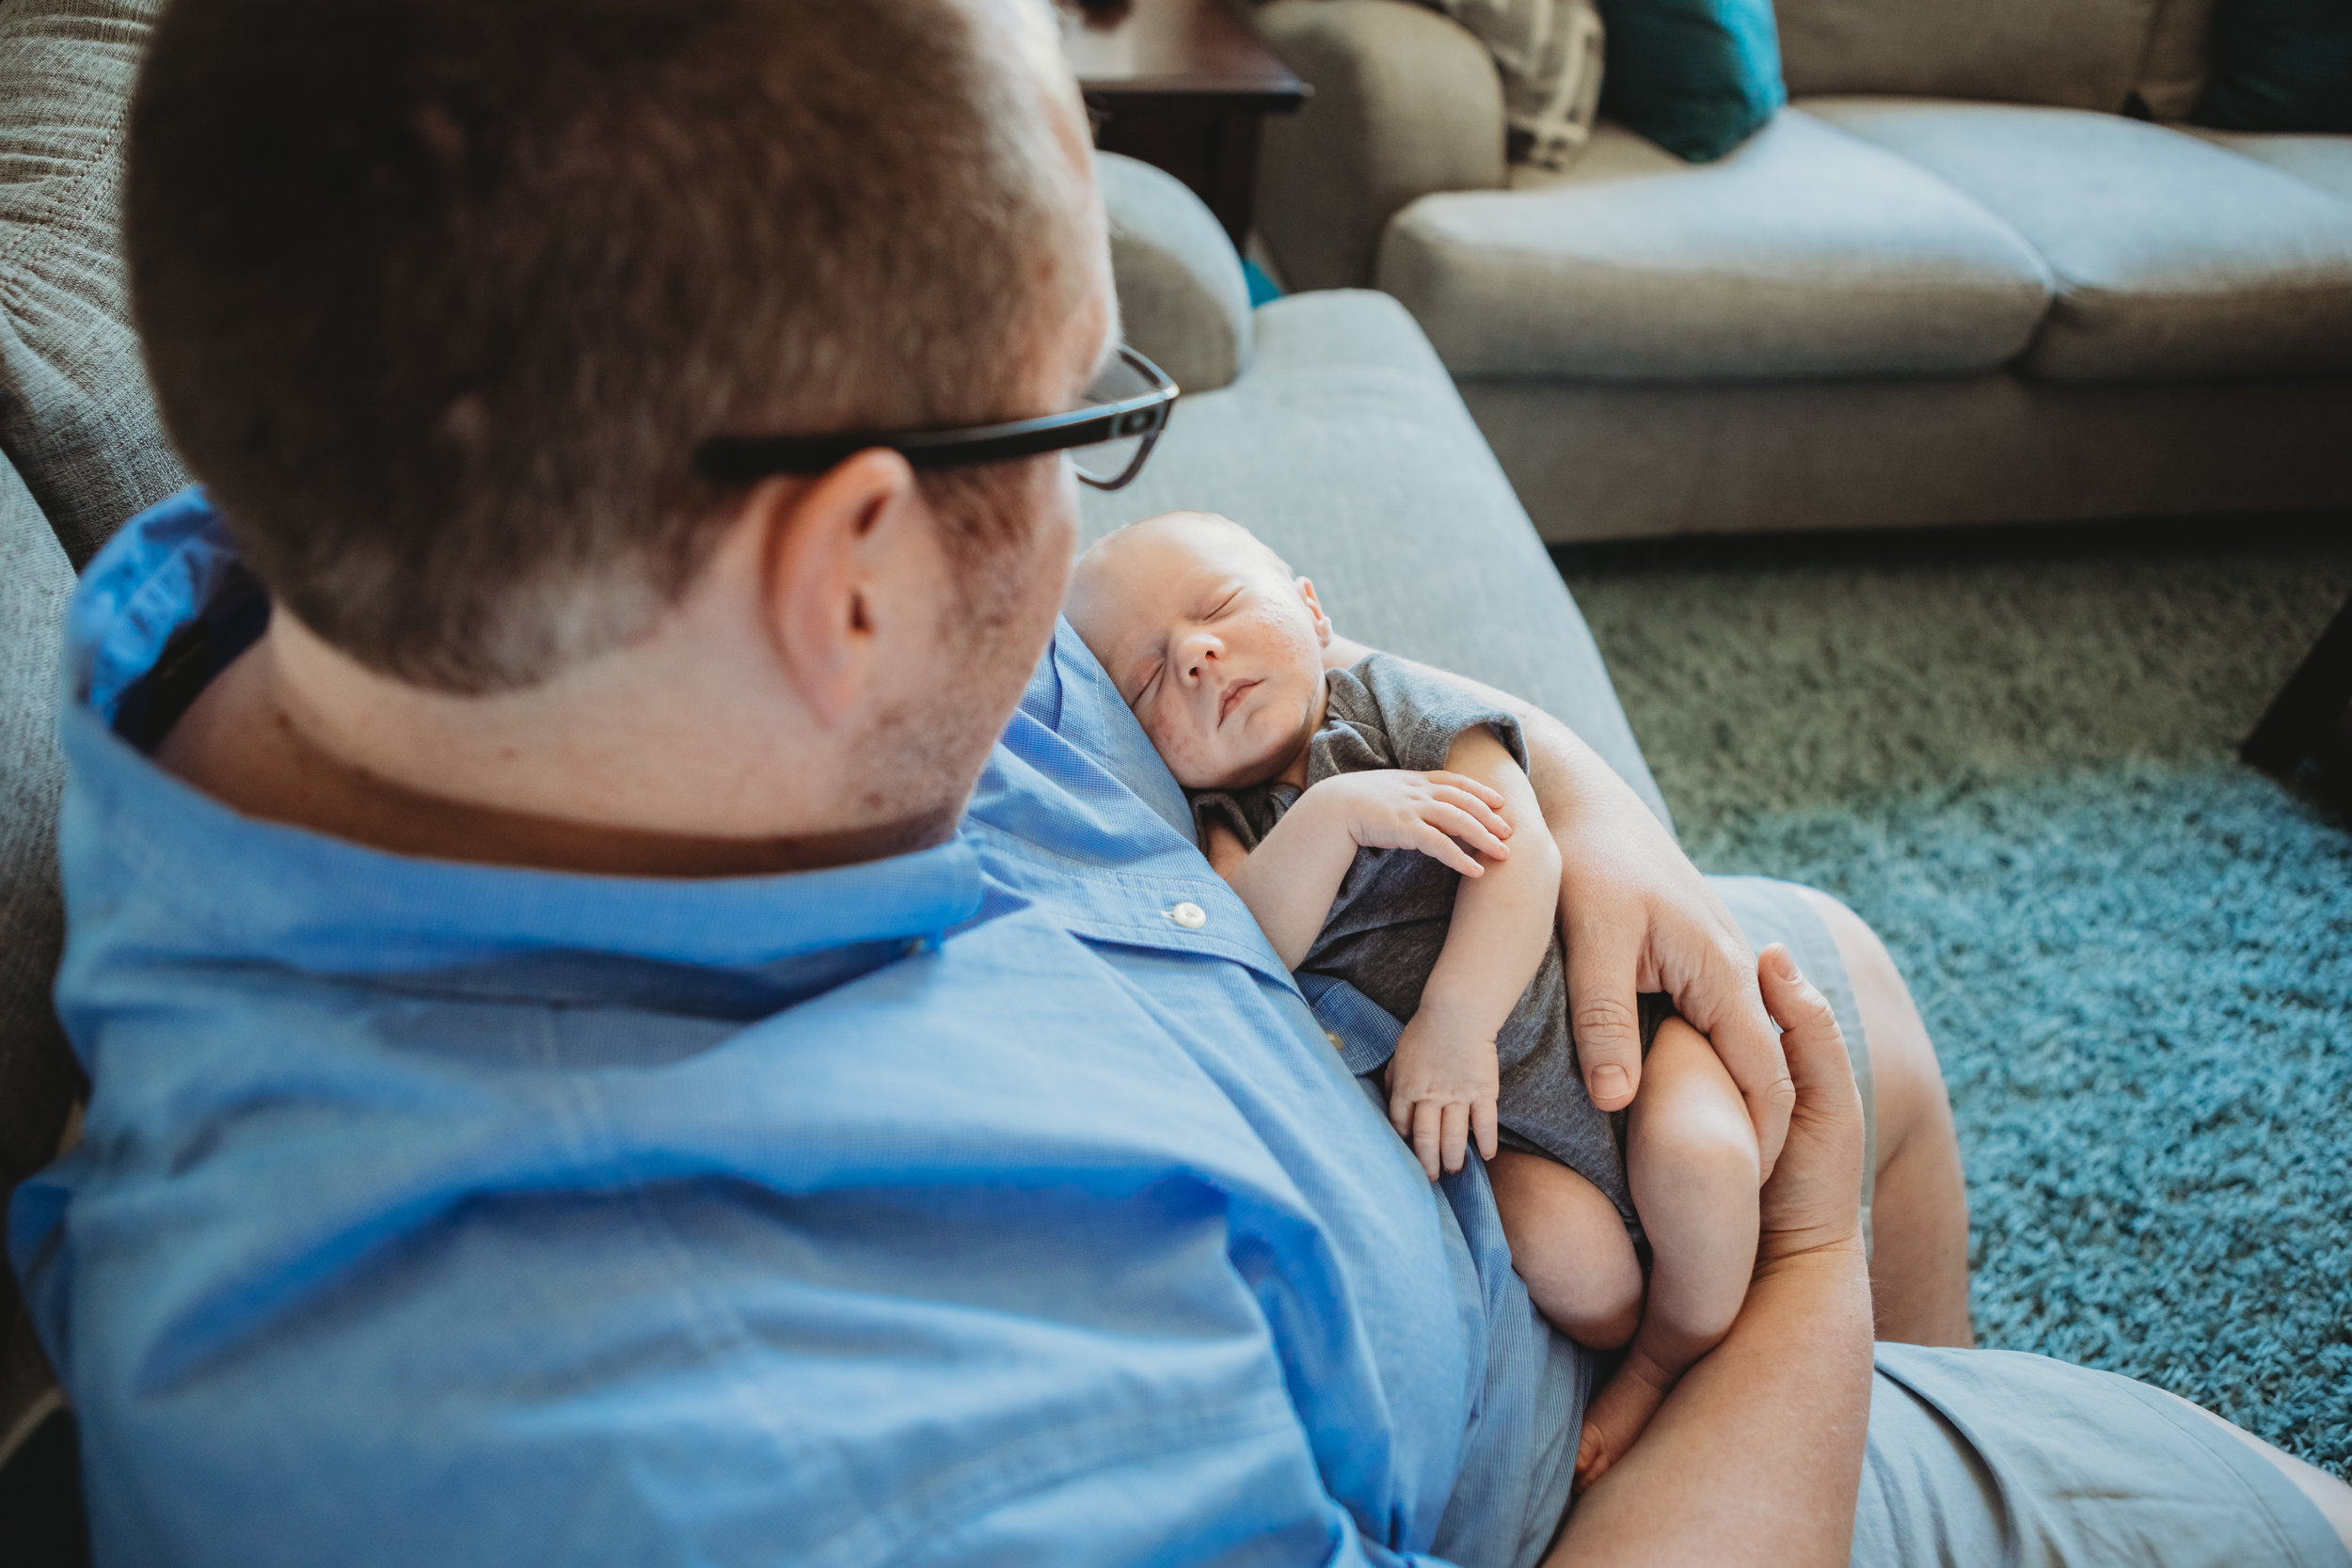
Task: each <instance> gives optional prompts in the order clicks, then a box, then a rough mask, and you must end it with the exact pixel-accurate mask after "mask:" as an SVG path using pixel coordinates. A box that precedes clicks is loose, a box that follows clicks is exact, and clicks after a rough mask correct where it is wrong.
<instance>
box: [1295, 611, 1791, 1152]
mask: <svg viewBox="0 0 2352 1568" xmlns="http://www.w3.org/2000/svg"><path fill="white" fill-rule="evenodd" d="M1370 652H1372V650H1371V649H1369V648H1366V647H1364V646H1363V645H1362V644H1361V643H1358V642H1352V641H1348V640H1347V639H1345V638H1340V637H1334V638H1333V639H1332V640H1331V642H1330V645H1329V647H1328V648H1327V650H1326V652H1325V655H1324V662H1325V664H1326V666H1327V667H1329V668H1333V669H1344V668H1346V667H1347V666H1349V665H1352V664H1354V663H1356V662H1357V661H1358V660H1359V659H1361V658H1362V657H1364V656H1365V655H1366V654H1368V653H1370ZM1431 673H1433V674H1438V675H1440V676H1443V677H1444V678H1445V679H1447V680H1450V681H1453V682H1454V683H1455V684H1456V685H1458V686H1460V687H1461V688H1462V689H1465V690H1468V691H1470V692H1472V693H1474V694H1476V695H1477V696H1478V697H1479V698H1480V699H1481V700H1483V701H1486V702H1489V703H1492V704H1493V705H1496V706H1497V707H1500V708H1502V710H1503V711H1504V712H1506V713H1509V714H1511V715H1512V716H1513V717H1514V718H1516V719H1518V721H1519V723H1520V727H1521V729H1522V731H1523V732H1524V734H1525V736H1526V740H1527V750H1528V764H1529V766H1528V779H1529V781H1530V783H1532V784H1534V789H1535V799H1536V802H1537V804H1538V805H1540V806H1541V807H1542V809H1543V814H1544V820H1545V823H1546V825H1547V826H1548V827H1549V829H1550V831H1551V835H1552V838H1553V840H1554V841H1555V842H1556V843H1557V844H1558V845H1559V847H1560V860H1561V874H1560V936H1561V940H1562V943H1563V945H1564V946H1565V948H1566V949H1567V981H1568V1009H1569V1020H1570V1022H1571V1024H1572V1025H1573V1027H1574V1029H1575V1032H1576V1048H1577V1053H1578V1056H1579V1057H1580V1059H1581V1062H1582V1064H1583V1068H1584V1079H1585V1087H1586V1089H1587V1090H1588V1092H1590V1094H1591V1095H1592V1098H1593V1103H1594V1104H1596V1105H1597V1106H1599V1107H1600V1108H1601V1109H1603V1110H1616V1109H1618V1108H1619V1107H1621V1106H1623V1105H1625V1104H1626V1103H1627V1102H1628V1101H1630V1100H1631V1099H1632V1098H1633V1094H1634V1091H1635V1090H1636V1089H1637V1088H1638V1087H1639V1086H1640V1085H1641V1076H1642V1037H1641V1015H1640V1010H1639V1006H1638V1004H1637V1003H1636V1002H1635V1000H1634V999H1635V996H1636V995H1637V993H1639V992H1641V991H1645V990H1662V991H1665V992H1667V993H1669V994H1670V995H1672V996H1673V997H1674V1000H1675V1007H1676V1009H1677V1011H1678V1012H1680V1013H1681V1015H1682V1016H1683V1017H1684V1018H1685V1019H1686V1020H1688V1021H1689V1022H1690V1023H1691V1024H1692V1027H1694V1028H1696V1029H1697V1030H1698V1031H1699V1032H1700V1033H1701V1034H1703V1035H1705V1036H1706V1037H1708V1041H1709V1042H1710V1043H1711V1044H1713V1046H1714V1047H1715V1052H1716V1054H1718V1055H1720V1056H1721V1057H1722V1058H1723V1061H1724V1068H1725V1069H1727V1070H1729V1072H1730V1073H1731V1076H1732V1080H1733V1082H1735V1083H1737V1084H1738V1085H1740V1095H1741V1097H1742V1098H1744V1099H1745V1100H1746V1101H1747V1105H1748V1116H1749V1118H1750V1119H1751V1120H1752V1121H1754V1122H1755V1124H1756V1147H1757V1149H1758V1150H1759V1152H1760V1153H1761V1155H1762V1158H1763V1168H1764V1170H1765V1171H1766V1172H1767V1173H1769V1172H1770V1171H1771V1170H1772V1165H1773V1162H1774V1161H1775V1160H1777V1159H1778V1158H1779V1154H1780V1146H1781V1140H1782V1139H1783V1138H1784V1137H1785V1136H1786V1135H1787V1133H1788V1108H1789V1106H1790V1104H1791V1103H1792V1101H1793V1098H1794V1091H1793V1089H1792V1088H1791V1086H1790V1084H1789V1080H1788V1064H1787V1063H1786V1062H1785V1061H1783V1060H1782V1057H1781V1052H1780V1045H1779V1041H1778V1039H1777V1037H1776V1034H1775V1031H1774V1030H1773V1028H1772V1021H1771V1019H1770V1018H1769V1017H1768V1016H1767V1015H1766V1013H1765V1011H1764V1007H1763V1003H1762V1001H1761V999H1760V997H1759V995H1758V993H1757V990H1756V969H1755V958H1754V957H1753V955H1752V954H1750V952H1749V951H1748V945H1747V940H1746V939H1745V938H1744V937H1743V936H1741V935H1740V927H1739V924H1738V923H1737V922H1736V921H1734V920H1733V919H1732V918H1731V912H1730V911H1728V910H1726V909H1725V908H1724V904H1723V900H1722V899H1720V898H1718V897H1716V896H1715V895H1714V892H1713V891H1712V890H1711V889H1710V888H1708V885H1707V881H1706V879H1705V878H1703V877H1701V876H1700V875H1699V873H1698V868H1697V867H1696V866H1693V865H1692V863H1691V862H1690V859H1689V857H1687V856H1685V855H1684V854H1683V852H1682V848H1681V847H1680V846H1679V845H1677V844H1676V843H1675V841H1674V836H1673V835H1672V834H1671V833H1669V832H1667V831H1666V828H1665V825H1664V824H1663V823H1661V822H1660V821H1659V820H1658V818H1657V817H1656V816H1653V815H1652V814H1651V812H1650V809H1649V808H1648V807H1647V806H1646V805H1645V804H1643V802H1642V800H1641V797H1639V796H1637V795H1635V794H1634V793H1633V790H1632V788H1631V787H1630V786H1629V785H1628V784H1626V782H1625V781H1624V780H1623V779H1620V778H1619V777H1617V774H1616V770H1615V769H1614V768H1611V767H1610V766H1609V765H1608V764H1607V763H1606V762H1604V761H1602V760H1601V758H1600V755H1599V753H1598V752H1595V751H1594V750H1593V749H1592V748H1591V747H1589V746H1587V745H1585V744H1584V742H1583V741H1582V740H1581V738H1579V737H1578V736H1577V735H1576V734H1575V733H1574V732H1573V731H1571V730H1570V729H1569V728H1568V727H1567V726H1566V725H1565V724H1563V723H1561V722H1560V721H1558V720H1556V719H1554V718H1552V717H1551V715H1549V714H1548V713H1546V712H1544V711H1543V710H1542V709H1541V708H1538V707H1536V706H1534V705H1533V704H1530V703H1527V702H1525V701H1522V700H1521V699H1519V698H1518V697H1514V696H1512V695H1510V694H1509V693H1508V692H1503V691H1498V690H1496V689H1494V688H1492V687H1490V686H1486V685H1484V684H1483V683H1481V682H1478V681H1474V680H1471V679H1470V678H1469V677H1468V676H1465V675H1456V674H1454V673H1451V672H1448V671H1442V670H1438V671H1432V672H1431Z"/></svg>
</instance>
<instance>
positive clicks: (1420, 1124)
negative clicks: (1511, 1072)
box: [1389, 1004, 1500, 1181]
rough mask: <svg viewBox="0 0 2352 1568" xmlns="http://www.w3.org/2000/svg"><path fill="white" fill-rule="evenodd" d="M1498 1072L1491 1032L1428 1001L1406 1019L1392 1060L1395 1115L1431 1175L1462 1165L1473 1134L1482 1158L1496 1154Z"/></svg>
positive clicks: (1392, 1108)
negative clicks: (1479, 1031)
mask: <svg viewBox="0 0 2352 1568" xmlns="http://www.w3.org/2000/svg"><path fill="white" fill-rule="evenodd" d="M1498 1073H1499V1069H1497V1067H1496V1065H1495V1041H1494V1035H1493V1033H1492V1032H1491V1031H1489V1032H1487V1033H1486V1034H1484V1035H1482V1034H1479V1033H1478V1032H1477V1031H1476V1029H1475V1028H1474V1027H1471V1026H1467V1025H1464V1024H1462V1023H1460V1022H1456V1021H1455V1020H1454V1019H1453V1018H1452V1017H1451V1016H1449V1015H1448V1014H1447V1013H1446V1012H1445V1011H1444V1009H1443V1008H1442V1007H1433V1006H1428V1005H1426V1004H1424V1005H1423V1006H1422V1008H1421V1010H1420V1011H1419V1012H1416V1013H1415V1014H1414V1015H1413V1017H1412V1021H1411V1022H1408V1023H1406V1025H1405V1033H1404V1034H1403V1035H1401V1036H1399V1037H1398V1038H1397V1042H1396V1054H1395V1056H1393V1057H1392V1058H1391V1059H1390V1062H1389V1121H1390V1123H1391V1125H1392V1126H1393V1127H1395V1129H1396V1132H1397V1135H1398V1136H1399V1137H1401V1138H1403V1139H1404V1140H1405V1141H1406V1143H1408V1144H1411V1145H1412V1146H1413V1154H1414V1157H1415V1158H1417V1159H1419V1160H1420V1161H1421V1168H1422V1170H1423V1171H1424V1172H1426V1173H1427V1175H1428V1177H1429V1180H1432V1181H1435V1180H1437V1179H1438V1171H1439V1169H1440V1168H1442V1169H1443V1170H1445V1171H1446V1172H1447V1173H1448V1174H1451V1173H1453V1172H1454V1171H1457V1170H1460V1169H1461V1168H1462V1161H1463V1158H1464V1153H1465V1150H1466V1148H1467V1147H1468V1145H1469V1141H1470V1137H1471V1136H1472V1135H1475V1136H1476V1137H1477V1139H1478V1157H1479V1158H1480V1159H1482V1160H1491V1159H1493V1158H1494V1157H1495V1095H1496V1093H1497V1091H1498V1089H1499V1088H1500V1084H1499V1082H1498Z"/></svg>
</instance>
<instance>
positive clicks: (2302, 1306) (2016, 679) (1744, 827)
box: [1555, 518, 2352, 1475]
mask: <svg viewBox="0 0 2352 1568" xmlns="http://www.w3.org/2000/svg"><path fill="white" fill-rule="evenodd" d="M2197 532H2198V531H2196V530H2174V531H2169V532H2163V533H2157V532H2153V531H2146V530H2141V531H2135V532H2132V533H2128V534H2127V533H2123V532H2120V531H2106V530H2103V531H2079V530H2077V531H2045V532H2042V533H2033V534H2027V533H2021V532H2010V531H2002V532H1999V533H1992V534H1983V535H1975V536H1955V535H1939V536H1934V537H1931V538H1926V539H1915V540H1895V539H1886V538H1870V539H1842V540H1839V539H1828V540H1821V539H1816V540H1805V541H1796V542H1788V541H1781V542H1770V543H1747V544H1736V545H1733V544H1712V545H1701V544H1686V545H1674V546H1627V547H1618V548H1605V547H1586V548H1584V549H1581V550H1567V549H1563V550H1559V551H1556V552H1555V554H1556V556H1557V558H1558V559H1559V561H1560V562H1561V566H1562V571H1563V575H1564V576H1565V577H1566V578H1567V580H1568V583H1569V586H1570V587H1571V588H1572V589H1573V590H1574V591H1575V593H1576V595H1577V598H1578V600H1579V602H1580V603H1581V605H1582V607H1583V609H1584V611H1585V613H1586V616H1587V617H1588V619H1590V621H1591V622H1592V625H1593V629H1594V632H1595V634H1596V635H1597V637H1598V639H1599V641H1600V643H1601V646H1602V649H1603V651H1604V653H1605V654H1606V655H1607V656H1608V658H1609V663H1610V668H1611V671H1612V673H1613V675H1614V676H1615V678H1616V681H1617V685H1618V689H1619V690H1620V692H1621V694H1622V695H1623V697H1624V699H1625V703H1626V707H1627V710H1628V712H1629V715H1630V716H1631V718H1632V721H1633V727H1634V730H1635V733H1636V734H1637V735H1638V736H1640V737H1641V740H1642V743H1643V748H1644V751H1645V752H1646V754H1647V755H1648V757H1649V759H1650V761H1651V764H1652V766H1653V768H1655V769H1656V771H1657V773H1658V777H1659V782H1660V784H1661V787H1662V788H1663V790H1664V792H1665V794H1666V797H1667V800H1668V801H1669V803H1670V804H1671V805H1672V806H1673V808H1674V810H1675V813H1676V818H1677V827H1678V828H1679V829H1680V831H1681V833H1682V837H1683V841H1684V844H1685V846H1686V847H1688V848H1689V849H1690V850H1691V852H1692V857H1693V858H1694V859H1695V860H1696V861H1697V862H1698V863H1699V864H1700V865H1701V866H1703V867H1704V868H1706V869H1708V870H1710V871H1740V872H1760V873H1764V874H1767V875H1771V876H1776V877H1785V878H1788V879H1793V880H1797V881H1804V882H1810V883H1812V884H1813V885H1815V886H1817V887H1821V888H1825V889H1827V890H1829V891H1830V892H1832V893H1834V894H1836V895H1838V896H1839V897H1841V898H1843V899H1844V900H1845V901H1846V902H1847V903H1849V904H1850V905H1851V906H1852V907H1853V908H1854V909H1855V910H1857V911H1860V912H1861V914H1862V915H1863V916H1864V918H1866V919H1867V920H1868V921H1870V922H1871V924H1872V925H1873V926H1875V927H1877V929H1878V930H1879V932H1880V933H1881V934H1882V935H1883V937H1884V938H1885V939H1886V942H1887V945H1888V947H1889V948H1890V949H1891V950H1892V951H1893V953H1894V955H1895V957H1896V959H1897V961H1898V962H1899V964H1900V965H1901V967H1902V969H1903V972H1904V974H1905V975H1906V977H1907V978H1908V979H1909V980H1910V982H1911V985H1912V989H1913V990H1914V992H1915V994H1916V996H1917V998H1918V1001H1919V1006H1920V1010H1921V1012H1922V1013H1923V1014H1924V1015H1925V1017H1926V1019H1927V1021H1928V1025H1929V1028H1930V1030H1931V1033H1932V1034H1933V1035H1934V1037H1935V1040H1936V1045H1937V1050H1938V1052H1939V1054H1940V1055H1941V1057H1942V1060H1943V1064H1944V1071H1945V1077H1946V1081H1947V1085H1948V1086H1949V1088H1950V1091H1951V1097H1952V1104H1953V1109H1954V1114H1955V1117H1956V1118H1957V1121H1958V1126H1959V1132H1960V1140H1961V1148H1962V1153H1963V1157H1964V1158H1965V1160H1966V1162H1967V1166H1968V1193H1969V1202H1970V1206H1971V1222H1972V1223H1971V1247H1970V1251H1971V1258H1972V1262H1973V1265H1974V1271H1975V1272H1974V1288H1973V1291H1972V1301H1973V1305H1974V1308H1975V1312H1976V1319H1977V1326H1978V1334H1979V1341H1980V1342H1981V1343H1983V1344H1986V1345H1994V1346H2000V1347H2004V1348H2008V1349H2012V1350H2029V1351H2039V1352H2042V1353H2044V1354H2050V1355H2057V1356H2062V1357H2064V1358H2066V1359H2068V1360H2073V1361H2078V1362H2081V1363H2084V1364H2086V1365H2089V1366H2094V1367H2105V1368H2108V1369H2110V1370H2115V1371H2119V1372H2123V1373H2127V1374H2129V1375H2131V1376H2133V1377H2137V1378H2142V1379H2145V1380H2146V1381H2148V1382H2151V1383H2153V1384H2157V1385H2159V1386H2163V1387H2166V1388H2169V1389H2171V1390H2172V1391H2173V1392H2175V1393H2178V1394H2181V1395H2184V1396H2185V1397H2187V1398H2189V1399H2192V1400H2195V1401H2196V1402H2199V1403H2201V1404H2203V1405H2206V1406H2207V1407H2209V1408H2211V1409H2214V1410H2217V1411H2218V1412H2220V1413H2221V1414H2223V1415H2225V1416H2228V1417H2229V1418H2231V1419H2233V1420H2235V1421H2237V1422H2239V1423H2240V1424H2241V1425H2243V1426H2245V1427H2247V1428H2249V1430H2251V1431H2253V1432H2256V1433H2260V1434H2262V1435H2263V1436H2265V1437H2267V1438H2268V1439H2270V1440H2271V1441H2273V1442H2275V1443H2277V1444H2279V1445H2280V1447H2282V1448H2284V1449H2288V1450H2290V1451H2292V1452H2295V1453H2297V1454H2300V1455H2302V1456H2303V1457H2304V1458H2306V1459H2309V1460H2311V1461H2312V1462H2313V1463H2315V1464H2318V1465H2323V1466H2325V1467H2327V1468H2328V1469H2330V1470H2332V1471H2334V1472H2335V1473H2336V1474H2338V1475H2345V1474H2347V1473H2352V832H2347V830H2346V825H2345V823H2344V820H2343V819H2342V818H2341V817H2338V816H2332V815H2330V814H2329V813H2328V811H2327V810H2324V809H2322V808H2321V807H2320V806H2318V805H2316V804H2314V803H2313V802H2312V801H2311V800H2306V799H2304V798H2302V797H2301V796H2299V795H2298V794H2296V793H2295V792H2294V791H2292V790H2290V789H2288V788H2285V787H2282V786H2280V784H2276V783H2274V782H2272V781H2271V780H2269V779H2266V778H2265V777H2263V776H2261V775H2260V774H2257V773H2254V772H2252V771H2251V770H2249V769H2247V768H2243V767H2241V766H2240V765H2238V764H2237V762H2236V761H2235V760H2234V755H2233V747H2234V745H2235V743H2236V741H2237V740H2238V739H2239V738H2241V737H2242V736H2244V734H2245V733H2246V732H2247V731H2248V730H2249V729H2250V728H2251V727H2252V725H2253V723H2254V721H2255V720H2256V719H2257V718H2258V717H2259V716H2260V715H2261V713H2262V710H2263V708H2264V706H2265V704H2266V703H2267V701H2268V699H2269V697H2270V695H2271V693H2272V692H2273V691H2274V690H2275V689H2277V687H2278V685H2279V683H2280V681H2282V680H2283V679H2284V678H2285V676H2286V674H2287V673H2288V672H2289V671H2290V670H2292V669H2293V668H2294V667H2295V665H2296V663H2297V662H2298V661H2299V659H2300V658H2301V657H2302V654H2303V652H2304V651H2305V650H2306V649H2307V648H2308V646H2309V645H2310V643H2311V641H2312V640H2313V639H2314V638H2315V637H2316V636H2317V635H2318V633H2319V630H2320V628H2321V627H2322V626H2324V625H2325V624H2326V623H2327V621H2328V616H2329V615H2330V614H2331V613H2332V612H2333V611H2334V609H2335V607H2336V606H2337V605H2338V604H2339V603H2341V602H2342V601H2343V599H2344V595H2345V594H2347V593H2352V518H2335V519H2328V520H2324V521H2313V520H2305V521H2304V522H2301V523H2298V524H2294V525H2287V524H2279V525H2273V526H2269V527H2248V526H2246V525H2243V524H2224V525H2218V526H2215V527H2211V528H2208V529H2206V530H2204V531H2203V532H2204V533H2206V534H2207V536H2208V539H2207V540H2200V539H2198V538H2197V537H2196V534H2197ZM2211 539H2225V540H2230V541H2232V543H2231V544H2229V545H2227V546H2224V545H2217V544H2214V543H2211V542H2209V541H2210V540H2211Z"/></svg>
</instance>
